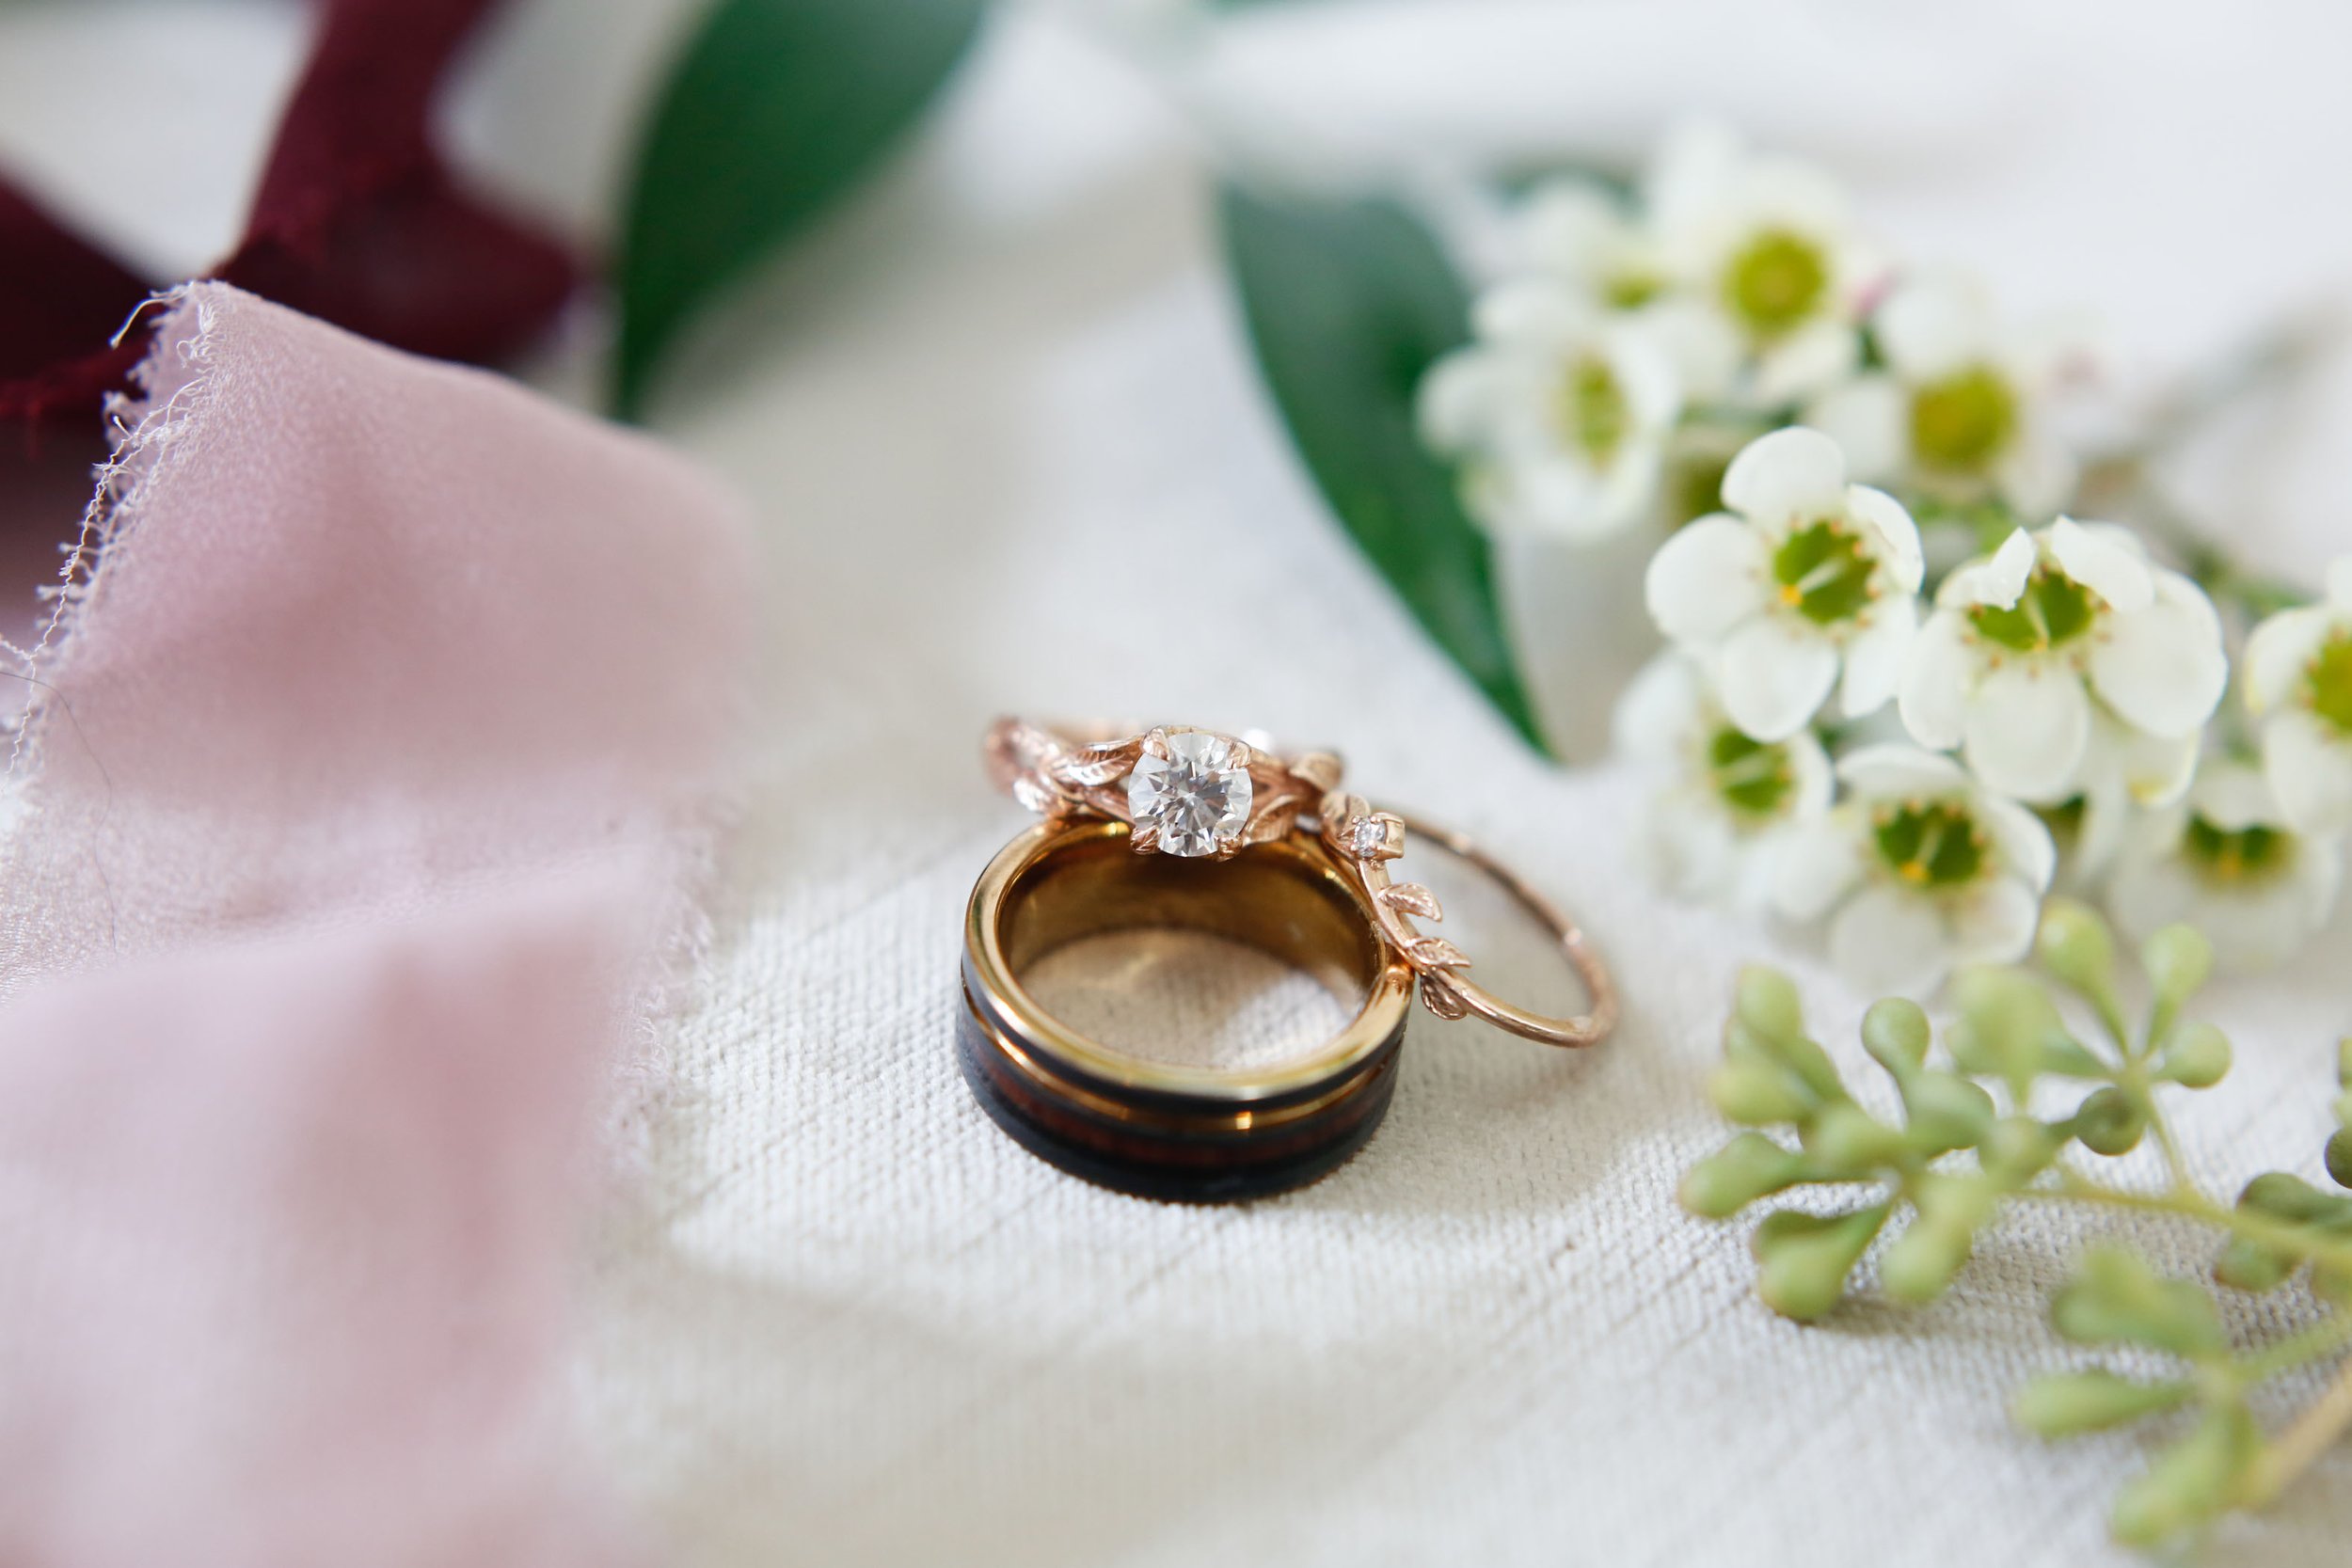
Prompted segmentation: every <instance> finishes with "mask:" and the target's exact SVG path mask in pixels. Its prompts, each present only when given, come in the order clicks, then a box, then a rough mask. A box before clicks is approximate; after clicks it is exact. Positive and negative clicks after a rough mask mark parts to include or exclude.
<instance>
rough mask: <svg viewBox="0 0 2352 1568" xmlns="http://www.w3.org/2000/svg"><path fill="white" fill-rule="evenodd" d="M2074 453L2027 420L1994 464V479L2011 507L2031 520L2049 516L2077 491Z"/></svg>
mask: <svg viewBox="0 0 2352 1568" xmlns="http://www.w3.org/2000/svg"><path fill="white" fill-rule="evenodd" d="M2075 477H2076V467H2075V463H2074V456H2073V454H2072V453H2070V452H2068V451H2067V450H2066V448H2065V447H2064V446H2063V445H2061V444H2060V443H2059V442H2058V441H2057V440H2055V439H2053V438H2052V437H2051V436H2049V435H2048V434H2047V433H2046V432H2044V431H2043V430H2042V429H2041V428H2040V427H2038V426H2036V425H2033V424H2027V425H2026V427H2025V428H2024V429H2022V430H2020V431H2019V432H2018V433H2017V435H2016V436H2014V437H2013V438H2012V439H2011V440H2010V444H2009V450H2008V451H2004V452H2002V453H2001V456H2000V459H1999V461H1998V462H1996V463H1995V464H1994V472H1993V478H1994V483H1995V484H1996V485H1998V486H1999V488H2000V492H2001V495H2002V496H2003V498H2004V499H2007V500H2008V501H2009V504H2010V510H2011V511H2013V512H2015V513H2016V514H2017V515H2019V516H2021V517H2024V518H2026V519H2027V520H2028V521H2034V520H2038V519H2040V518H2042V517H2047V516H2049V515H2052V514H2053V513H2055V512H2057V511H2058V508H2059V507H2060V506H2063V505H2064V504H2065V503H2066V498H2067V497H2068V496H2069V495H2071V494H2073V493H2074V481H2075Z"/></svg>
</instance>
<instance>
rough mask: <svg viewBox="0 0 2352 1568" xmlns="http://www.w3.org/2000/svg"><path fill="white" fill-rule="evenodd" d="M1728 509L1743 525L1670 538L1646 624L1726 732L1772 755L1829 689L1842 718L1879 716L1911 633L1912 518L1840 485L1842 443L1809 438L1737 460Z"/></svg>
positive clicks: (1656, 560) (1795, 437)
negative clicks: (1695, 668) (1720, 710)
mask: <svg viewBox="0 0 2352 1568" xmlns="http://www.w3.org/2000/svg"><path fill="white" fill-rule="evenodd" d="M1724 505H1726V506H1728V507H1729V508H1731V512H1732V513H1737V514H1739V515H1737V516H1734V515H1731V514H1730V513H1717V514H1715V515H1712V516H1708V517H1701V518H1700V519H1699V520H1698V521H1696V522H1694V523H1692V524H1691V525H1690V526H1689V527H1688V528H1685V529H1683V530H1681V531H1678V532H1677V533H1676V534H1675V535H1674V536H1673V537H1671V538H1669V539H1668V540H1667V541H1666V543H1665V544H1664V545H1663V546H1661V547H1660V548H1659V551H1658V553H1657V555H1655V556H1653V557H1652V558H1651V559H1650V564H1649V577H1648V579H1647V582H1646V584H1645V588H1646V596H1647V599H1648V604H1649V612H1650V616H1651V618H1652V619H1653V620H1655V621H1656V622H1657V623H1658V626H1659V629H1660V630H1661V631H1663V632H1664V633H1665V634H1666V636H1667V637H1669V638H1671V639H1672V640H1674V641H1676V642H1677V643H1680V644H1682V645H1683V646H1684V647H1685V648H1687V649H1689V650H1690V651H1691V653H1692V655H1693V657H1697V658H1698V659H1699V660H1700V661H1701V663H1702V664H1704V665H1705V666H1706V668H1707V670H1708V673H1709V674H1710V676H1711V677H1712V679H1713V681H1714V683H1715V689H1717V691H1719V692H1720V693H1721V694H1722V699H1723V705H1724V711H1725V712H1726V713H1728V714H1730V715H1731V718H1732V721H1733V722H1735V723H1737V724H1738V725H1739V726H1740V729H1742V730H1744V731H1745V732H1747V734H1749V735H1750V736H1754V737H1755V738H1756V739H1758V740H1765V741H1780V740H1786V739H1788V737H1789V736H1792V735H1795V734H1796V733H1797V732H1798V731H1799V730H1801V729H1803V728H1804V726H1805V724H1806V723H1807V722H1808V721H1810V720H1811V719H1812V718H1813V716H1814V714H1815V713H1817V712H1819V711H1820V707H1821V705H1822V704H1823V703H1824V702H1825V701H1827V700H1828V698H1829V694H1830V690H1831V689H1832V688H1833V687H1837V688H1838V700H1839V703H1840V705H1841V706H1842V707H1843V709H1844V712H1845V714H1846V716H1847V717H1849V718H1860V717H1861V716H1863V715H1865V714H1867V713H1870V712H1873V711H1875V710H1876V709H1878V708H1879V707H1881V706H1883V705H1884V704H1885V703H1886V701H1887V699H1889V698H1890V697H1892V696H1893V695H1894V694H1895V686H1896V682H1897V680H1898V679H1899V675H1900V673H1901V669H1902V660H1903V653H1904V650H1905V649H1906V648H1908V647H1909V646H1910V643H1911V638H1912V634H1913V632H1914V630H1915V628H1916V626H1917V625H1918V599H1917V594H1918V591H1919V578H1920V574H1921V571H1922V563H1921V560H1920V555H1919V531H1918V530H1917V529H1916V528H1915V527H1913V526H1912V521H1911V515H1910V514H1909V513H1907V512H1905V511H1904V510H1903V509H1902V507H1901V505H1900V504H1899V503H1898V502H1897V501H1896V500H1895V499H1894V498H1893V497H1891V496H1888V495H1885V494H1883V493H1882V492H1880V491H1877V490H1872V489H1869V488H1867V487H1866V486H1863V485H1859V484H1848V483H1846V460H1845V458H1844V456H1843V455H1842V454H1840V453H1839V451H1838V450H1837V446H1836V443H1835V442H1833V441H1832V440H1830V439H1829V437H1827V436H1823V435H1821V434H1820V432H1819V431H1813V430H1806V429H1804V427H1803V426H1792V427H1790V428H1788V429H1786V430H1776V431H1773V432H1772V434H1771V435H1769V436H1761V437H1759V438H1758V439H1756V440H1755V441H1752V442H1750V443H1749V444H1748V446H1747V447H1746V449H1745V450H1743V451H1741V452H1740V455H1739V456H1737V457H1735V458H1733V459H1732V461H1731V467H1729V469H1727V470H1726V471H1725V473H1724ZM1841 667H1842V669H1843V671H1844V680H1843V683H1842V685H1841V684H1840V682H1839V671H1840V669H1841Z"/></svg>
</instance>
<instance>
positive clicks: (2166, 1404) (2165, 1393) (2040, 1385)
mask: <svg viewBox="0 0 2352 1568" xmlns="http://www.w3.org/2000/svg"><path fill="white" fill-rule="evenodd" d="M2195 1391H2196V1386H2195V1385H2194V1384H2189V1383H2181V1382H2169V1383H2138V1382H2135V1381H2133V1380H2132V1379H2130V1378H2127V1377H2119V1376H2117V1375H2116V1374H2115V1373H2113V1372H2109V1371H2087V1372H2053V1373H2050V1374H2048V1375H2046V1376H2043V1377H2038V1378H2035V1379H2034V1380H2033V1381H2032V1382H2031V1383H2028V1384H2026V1386H2024V1387H2022V1388H2020V1389H2018V1390H2017V1394H2016V1397H2015V1398H2013V1399H2011V1400H2010V1406H2009V1410H2010V1418H2012V1419H2014V1420H2015V1421H2016V1422H2017V1424H2018V1425H2019V1426H2021V1427H2024V1428H2025V1429H2026V1431H2027V1432H2030V1433H2035V1434H2037V1435H2039V1436H2042V1437H2069V1436H2072V1435H2074V1433H2078V1432H2098V1431H2101V1430H2103V1429H2105V1428H2107V1427H2112V1426H2121V1425H2122V1424H2123V1423H2124V1422H2125V1421H2134V1420H2137V1419H2138V1418H2140V1417H2142V1416H2153V1415H2154V1414H2156V1413H2157V1412H2158V1411H2160V1410H2170V1409H2172V1408H2173V1407H2174V1406H2176V1405H2179V1404H2183V1403H2185V1402H2187V1400H2188V1397H2189V1396H2190V1395H2191V1394H2192V1393H2194V1392H2195Z"/></svg>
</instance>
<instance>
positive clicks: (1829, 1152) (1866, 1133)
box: [1804, 1101, 1903, 1177]
mask: <svg viewBox="0 0 2352 1568" xmlns="http://www.w3.org/2000/svg"><path fill="white" fill-rule="evenodd" d="M1804 1147H1805V1152H1807V1153H1809V1154H1811V1155H1812V1156H1813V1159H1814V1162H1815V1163H1816V1164H1819V1165H1820V1166H1821V1167H1822V1169H1823V1170H1824V1171H1825V1172H1827V1173H1830V1174H1834V1175H1836V1176H1841V1177H1861V1176H1867V1175H1869V1174H1870V1173H1871V1172H1873V1171H1876V1170H1879V1169H1881V1168H1882V1167H1883V1166H1886V1165H1889V1164H1894V1163H1895V1162H1896V1161H1898V1160H1899V1159H1901V1158H1902V1153H1903V1135H1902V1134H1901V1133H1900V1132H1897V1131H1895V1129H1893V1128H1892V1127H1889V1126H1887V1125H1886V1124H1885V1123H1884V1122H1883V1121H1881V1120H1879V1119H1878V1118H1877V1117H1874V1116H1872V1115H1870V1113H1869V1112H1867V1111H1866V1110H1864V1109H1863V1108H1862V1107H1861V1106H1859V1105H1856V1104H1854V1103H1853V1102H1852V1101H1842V1102H1840V1103H1838V1104H1836V1105H1825V1106H1823V1107H1822V1108H1821V1112H1820V1115H1819V1116H1817V1117H1814V1118H1813V1120H1812V1122H1811V1123H1810V1124H1809V1125H1808V1126H1807V1127H1806V1128H1805V1131H1804Z"/></svg>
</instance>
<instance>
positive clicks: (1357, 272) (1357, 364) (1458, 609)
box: [1219, 184, 1544, 750]
mask: <svg viewBox="0 0 2352 1568" xmlns="http://www.w3.org/2000/svg"><path fill="white" fill-rule="evenodd" d="M1219 206H1220V209H1221V216H1222V219H1223V225H1224V231H1225V251H1226V256H1227V259H1228V261H1229V262H1230V264H1231V265H1232V273H1233V280H1234V284H1235V286H1236V288H1237V289H1238V290H1239V292H1240V295H1241V305H1242V312H1243V315H1244V316H1245V318H1246V319H1247V321H1248V327H1249V339H1250V342H1251V344H1252V345H1253V346H1254V347H1255V349H1256V351H1257V356H1258V366H1259V369H1260V370H1261V371H1262V372H1263V373H1264V375H1265V379H1266V385H1267V387H1268V388H1270V389H1271V390H1272V392H1273V394H1274V401H1275V403H1276V404H1277V405H1278V406H1279V408H1280V409H1281V412H1282V418H1283V420H1285V421H1286V422H1287V423H1288V424H1289V426H1290V432H1291V438H1292V440H1293V441H1294V442H1295V443H1296V445H1297V447H1298V451H1299V455H1300V456H1301V457H1302V458H1304V459H1305V461H1306V465H1307V467H1308V470H1309V471H1310V472H1311V473H1312V474H1313V475H1314V478H1315V483H1317V484H1318V485H1319V486H1321V487H1322V490H1323V494H1324V497H1325V499H1327V500H1328V501H1329V502H1330V503H1331V510H1332V511H1333V512H1335V513H1337V514H1338V515H1339V518H1340V522H1341V524H1342V526H1343V527H1344V528H1345V529H1346V530H1347V531H1348V533H1349V534H1350V535H1351V536H1353V537H1354V539H1355V541H1356V543H1357V545H1358V546H1359V547H1360V548H1361V549H1362V550H1363V552H1364V554H1365V556H1366V557H1368V558H1369V559H1370V560H1371V562H1372V563H1373V565H1374V566H1375V567H1377V568H1378V569H1379V571H1380V573H1381V575H1382V576H1383V577H1385V578H1388V579H1389V584H1390V586H1391V587H1392V588H1394V589H1395V590H1396V592H1397V594H1398V596H1399V597H1401V598H1403V599H1404V601H1405V604H1406V608H1407V609H1409V610H1411V611H1412V612H1413V615H1414V617H1415V618H1416V619H1417V620H1419V621H1420V622H1421V624H1422V627H1423V629H1425V630H1426V631H1427V632H1428V633H1429V635H1430V636H1431V637H1432V638H1433V639H1435V640H1436V641H1437V643H1438V647H1440V648H1442V649H1443V650H1444V651H1445V653H1446V655H1447V656H1448V657H1451V658H1452V659H1453V660H1454V663H1455V664H1457V665H1459V666H1461V668H1462V670H1463V672H1464V673H1466V674H1468V675H1469V676H1470V679H1471V680H1472V681H1474V682H1476V683H1477V685H1478V688H1479V689H1480V690H1482V691H1484V692H1485V693H1486V698H1487V700H1488V701H1489V702H1491V703H1492V704H1494V705H1495V707H1496V709H1497V710H1498V711H1500V712H1501V713H1502V716H1503V718H1505V719H1507V720H1509V721H1510V722H1511V723H1512V725H1513V726H1514V727H1516V728H1517V729H1518V732H1519V733H1520V734H1521V735H1522V736H1525V737H1526V738H1527V740H1528V741H1529V743H1530V744H1532V745H1534V746H1535V747H1537V748H1538V749H1539V750H1540V749H1542V747H1543V744H1544V742H1543V737H1542V736H1541V735H1539V734H1538V733H1537V731H1536V728H1535V721H1534V712H1533V710H1532V709H1531V708H1530V706H1529V705H1528V700H1527V692H1526V689H1525V688H1524V687H1523V686H1522V685H1521V684H1520V680H1519V673H1518V668H1517V667H1516V665H1515V664H1514V663H1513V660H1512V655H1511V649H1510V643H1509V641H1508V640H1507V639H1506V637H1505V635H1504V632H1503V626H1502V608H1501V606H1500V604H1499V603H1498V601H1497V599H1496V597H1495V585H1494V567H1493V562H1492V559H1491V556H1490V553H1489V551H1488V549H1487V546H1486V538H1485V536H1484V535H1483V534H1481V533H1480V532H1479V531H1478V529H1477V527H1476V525H1474V524H1473V523H1472V522H1471V521H1470V517H1469V515H1467V514H1465V513H1464V511H1463V510H1462V502H1461V499H1460V498H1459V496H1458V495H1457V494H1456V493H1455V488H1454V476H1453V474H1452V473H1451V472H1449V471H1448V470H1447V468H1446V467H1445V466H1444V465H1443V464H1441V463H1439V462H1438V460H1437V459H1436V458H1435V457H1433V456H1432V455H1430V453H1429V452H1428V451H1427V450H1426V449H1424V448H1423V447H1422V442H1421V437H1420V435H1419V433H1418V431H1417V430H1416V429H1415V427H1414V420H1413V400H1414V395H1415V391H1416V389H1417V388H1418V387H1419V386H1420V384H1421V379H1422V374H1423V373H1424V372H1426V371H1427V370H1428V369H1429V367H1430V365H1431V363H1432V362H1434V361H1435V360H1436V359H1437V358H1438V356H1439V355H1441V354H1443V353H1445V352H1446V351H1447V350H1449V349H1452V348H1454V347H1457V346H1458V345H1460V344H1461V343H1462V342H1463V341H1465V340H1466V339H1467V338H1468V336H1469V333H1470V299H1469V295H1468V293H1467V292H1466V290H1465V289H1464V287H1463V284H1462V280H1461V279H1460V278H1459V277H1456V276H1455V275H1454V270H1453V268H1452V267H1451V266H1450V265H1449V264H1448V263H1447V261H1446V259H1445V257H1444V255H1443V253H1442V252H1441V251H1440V250H1439V249H1438V244H1437V241H1436V240H1435V239H1433V238H1432V237H1431V235H1430V234H1429V231H1428V230H1426V229H1424V228H1423V227H1422V225H1421V223H1420V222H1419V221H1417V220H1416V219H1415V218H1413V217H1412V216H1411V214H1408V213H1406V211H1405V210H1404V209H1403V208H1402V207H1400V206H1398V205H1396V204H1395V203H1394V202H1392V201H1387V200H1380V199H1361V200H1349V201H1335V200H1321V199H1314V198H1283V197H1275V196H1269V195H1263V194H1261V193H1258V192H1254V191H1247V190H1243V189H1242V188H1241V187H1239V186H1238V185H1233V184H1228V185H1226V186H1225V187H1224V189H1223V191H1222V193H1221V196H1220V201H1219Z"/></svg>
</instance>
